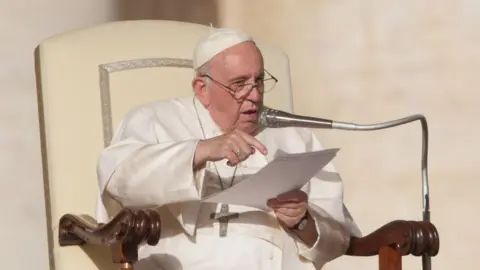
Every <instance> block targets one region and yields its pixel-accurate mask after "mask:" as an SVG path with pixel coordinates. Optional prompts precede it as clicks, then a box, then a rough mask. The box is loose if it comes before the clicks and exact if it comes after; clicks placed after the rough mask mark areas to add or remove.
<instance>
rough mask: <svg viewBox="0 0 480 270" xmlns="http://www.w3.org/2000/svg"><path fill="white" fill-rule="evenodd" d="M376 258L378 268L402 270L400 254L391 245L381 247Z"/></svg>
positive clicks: (381, 269) (382, 269)
mask: <svg viewBox="0 0 480 270" xmlns="http://www.w3.org/2000/svg"><path fill="white" fill-rule="evenodd" d="M378 260H379V265H380V270H402V255H401V254H400V251H399V250H397V249H395V248H393V247H388V246H387V247H381V248H380V251H379V252H378Z"/></svg>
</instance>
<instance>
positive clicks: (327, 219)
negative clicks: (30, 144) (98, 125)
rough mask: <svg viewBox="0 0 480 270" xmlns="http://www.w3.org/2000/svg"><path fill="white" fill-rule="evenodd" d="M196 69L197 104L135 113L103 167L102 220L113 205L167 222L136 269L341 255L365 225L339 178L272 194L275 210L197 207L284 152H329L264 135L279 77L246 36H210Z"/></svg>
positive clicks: (268, 266) (195, 269)
mask: <svg viewBox="0 0 480 270" xmlns="http://www.w3.org/2000/svg"><path fill="white" fill-rule="evenodd" d="M194 68H195V71H196V73H195V76H194V78H193V80H192V88H193V90H194V95H193V96H192V97H187V98H178V99H173V100H168V101H160V102H156V103H152V104H148V105H145V106H142V107H139V108H136V109H135V110H133V111H131V112H130V113H129V114H128V115H126V117H125V118H124V119H123V121H122V123H121V125H120V128H119V130H118V131H117V133H116V135H115V136H114V138H113V140H112V143H111V145H110V146H109V147H107V148H106V149H105V150H104V152H103V153H102V154H101V157H100V160H99V164H98V174H99V183H100V190H101V200H100V201H99V208H98V218H99V219H100V220H103V221H108V219H109V218H110V217H111V214H110V215H109V213H111V212H112V211H113V210H112V209H113V208H114V207H112V206H111V205H112V203H111V202H112V201H114V202H116V203H117V204H119V205H120V206H123V207H154V208H156V209H158V211H159V213H160V215H161V217H162V222H163V224H162V238H161V240H160V242H159V244H158V245H156V246H153V247H152V246H142V247H141V248H140V250H139V256H140V258H141V259H140V261H139V262H138V263H137V265H136V268H137V269H140V270H142V269H145V270H147V269H148V270H154V269H165V270H176V269H178V270H180V269H183V270H216V269H218V270H220V269H222V270H223V269H242V270H244V269H249V270H260V269H262V270H280V269H282V270H290V269H295V270H302V269H304V270H307V269H321V268H322V267H323V266H324V265H325V263H327V262H329V261H331V260H333V259H334V258H337V257H339V256H341V255H342V254H344V253H345V251H346V249H347V247H348V245H349V239H350V237H351V236H352V235H355V234H358V229H357V227H356V225H355V224H354V222H353V221H352V219H351V217H350V215H349V214H348V212H347V210H346V208H345V207H344V205H343V198H342V197H343V186H342V182H341V180H339V179H322V177H315V178H313V179H311V180H310V182H309V183H308V184H307V185H306V186H305V187H304V188H303V189H302V190H295V191H291V192H289V193H286V194H282V195H280V196H278V197H277V198H271V199H270V200H268V203H267V204H268V206H269V207H270V208H271V211H270V212H265V211H261V210H259V209H255V208H251V207H247V206H241V205H225V204H214V203H204V202H201V200H202V198H204V196H206V195H208V194H211V193H213V192H218V191H221V190H223V189H226V188H229V187H231V186H232V185H234V184H236V183H238V182H240V181H242V179H243V178H244V177H246V176H247V175H249V174H253V173H255V172H256V171H258V170H259V169H260V168H262V167H263V166H265V165H266V164H267V163H268V162H269V161H271V160H272V159H273V157H274V153H275V152H277V151H283V152H289V153H295V152H297V153H298V152H307V151H315V150H320V149H321V146H320V144H319V142H318V141H317V140H316V138H315V136H314V135H313V134H312V133H311V132H310V131H308V130H305V129H298V128H283V129H262V128H261V127H259V125H258V121H257V120H258V117H259V112H260V111H261V109H262V106H263V95H264V92H265V91H267V90H270V88H271V86H272V85H273V84H272V82H275V81H276V79H275V78H274V77H273V76H271V75H270V74H269V73H268V72H267V71H266V70H264V63H263V58H262V54H261V52H260V50H259V49H258V48H257V46H256V45H255V42H254V41H253V40H252V38H251V37H249V36H248V35H246V34H245V33H243V32H241V31H238V30H233V29H216V30H212V32H211V33H210V34H209V35H208V36H207V37H206V38H205V39H204V40H202V41H201V42H200V43H199V44H198V46H197V48H196V50H195V53H194ZM159 91H161V90H159ZM327 170H330V171H333V168H332V166H331V164H329V165H328V166H327Z"/></svg>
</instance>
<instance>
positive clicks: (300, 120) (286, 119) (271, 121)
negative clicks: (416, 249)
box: [259, 107, 431, 270]
mask: <svg viewBox="0 0 480 270" xmlns="http://www.w3.org/2000/svg"><path fill="white" fill-rule="evenodd" d="M413 121H420V123H421V126H422V153H421V155H422V160H421V169H422V196H423V198H422V202H423V213H422V217H423V220H424V221H428V222H430V188H429V182H428V168H427V167H428V166H427V165H428V125H427V119H426V118H425V116H424V115H422V114H415V115H411V116H407V117H404V118H400V119H396V120H392V121H387V122H382V123H376V124H355V123H348V122H338V121H333V120H329V119H323V118H315V117H310V116H302V115H295V114H291V113H287V112H284V111H280V110H275V109H271V108H268V107H264V109H263V111H262V113H261V114H260V118H259V122H260V124H261V125H262V126H264V127H270V128H281V127H304V128H321V129H340V130H352V131H372V130H380V129H387V128H391V127H396V126H400V125H404V124H407V123H410V122H413ZM422 266H423V270H431V258H430V256H428V255H423V257H422Z"/></svg>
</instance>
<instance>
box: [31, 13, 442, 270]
mask: <svg viewBox="0 0 480 270" xmlns="http://www.w3.org/2000/svg"><path fill="white" fill-rule="evenodd" d="M208 31H209V27H207V26H203V25H198V24H192V23H182V22H174V21H119V22H110V23H105V24H101V25H97V26H94V27H90V28H86V29H79V30H75V31H71V32H68V33H64V34H61V35H57V36H54V37H51V38H48V39H47V40H45V41H43V42H42V43H41V44H40V45H39V47H38V50H37V52H36V53H37V54H36V56H37V62H36V63H37V78H38V93H39V107H40V120H41V133H42V153H43V162H44V172H45V173H44V177H45V186H46V197H47V206H48V213H49V216H48V220H49V234H50V235H49V236H50V237H49V238H50V253H51V256H50V257H51V258H52V260H51V264H52V269H57V270H64V269H69V270H75V269H82V270H85V269H103V270H104V269H116V268H118V267H119V266H120V267H122V269H132V268H133V267H132V263H133V262H134V261H135V260H136V256H137V246H138V244H139V243H140V242H143V241H147V242H148V243H150V244H155V243H156V242H157V241H158V240H159V233H161V232H160V227H159V222H161V221H160V219H159V217H158V215H156V213H155V212H154V211H150V210H144V211H142V210H138V211H132V210H129V209H124V210H123V211H121V212H119V214H118V215H117V216H116V218H114V219H113V220H112V221H111V222H109V223H108V224H105V225H103V226H102V225H100V224H96V222H95V220H93V218H87V216H90V217H91V216H94V213H95V208H96V200H97V196H98V187H97V180H96V179H97V176H96V162H97V159H98V156H99V154H100V152H101V151H102V149H103V148H104V147H105V146H106V145H108V144H109V142H110V139H111V138H112V134H113V133H114V131H115V129H116V125H117V124H118V123H119V121H120V119H121V118H122V117H123V116H124V115H125V114H126V113H127V112H128V111H129V110H130V109H132V108H133V107H136V106H139V105H141V104H144V103H149V102H152V101H156V100H161V99H168V98H172V97H179V96H185V95H191V94H192V90H191V86H190V81H191V78H192V76H193V71H192V69H191V60H190V59H191V56H192V53H193V49H194V46H195V44H196V43H197V41H198V40H199V38H200V37H202V36H203V35H205V34H206V33H207V32H208ZM259 47H260V49H261V51H262V53H263V55H264V58H265V66H266V69H267V70H268V71H269V72H270V73H272V74H273V75H274V76H275V77H277V78H278V79H279V82H278V83H277V85H276V87H275V90H274V91H272V92H269V93H267V94H266V97H265V99H266V105H268V106H270V107H274V108H279V109H282V110H286V111H292V110H293V105H292V94H291V89H290V74H289V64H288V58H287V56H286V55H285V54H284V53H283V52H282V51H280V50H278V49H275V48H273V47H271V46H268V45H266V44H263V43H261V41H259ZM74 214H76V215H74ZM80 214H82V216H80ZM405 224H407V223H406V222H400V221H398V222H394V223H391V224H389V225H387V226H386V227H384V228H383V230H384V231H388V232H389V233H390V235H393V236H392V237H390V238H388V239H387V238H385V237H384V238H382V235H383V234H379V233H382V232H381V231H380V232H377V233H376V234H375V233H374V234H373V236H375V237H377V238H368V237H367V238H361V239H353V241H352V246H351V248H350V249H349V254H350V255H359V256H368V255H375V254H378V253H379V251H380V246H382V245H383V246H387V245H389V244H392V243H397V242H398V243H400V244H404V243H408V245H410V246H411V243H410V242H409V241H410V240H408V241H407V240H405V239H403V238H404V237H403V236H401V235H402V234H403V233H405V229H399V228H400V227H402V226H404V227H405V226H406V225H405ZM408 224H411V225H409V226H410V227H409V228H414V227H415V224H416V223H408ZM407 227H408V226H407ZM417 227H418V228H420V227H419V226H417ZM415 228H416V227H415ZM428 228H430V227H428ZM419 230H420V229H419ZM411 233H414V231H412V232H411ZM379 235H380V236H379ZM397 235H400V236H398V237H397ZM379 237H380V238H379ZM395 237H397V238H395ZM382 239H383V240H382ZM425 242H427V241H425ZM359 244H362V245H359ZM408 245H407V246H408ZM108 247H110V249H108ZM429 248H430V249H429V250H430V252H431V253H435V252H436V251H435V247H429ZM426 250H427V249H426ZM432 250H433V251H432ZM389 252H390V253H389V254H390V255H388V254H387V253H385V254H387V255H388V256H391V254H393V255H394V256H393V258H396V257H395V256H401V255H405V254H408V253H410V252H411V250H409V249H408V247H403V249H402V250H390V249H389ZM422 252H423V251H422ZM417 253H418V252H417ZM53 267H54V268H53Z"/></svg>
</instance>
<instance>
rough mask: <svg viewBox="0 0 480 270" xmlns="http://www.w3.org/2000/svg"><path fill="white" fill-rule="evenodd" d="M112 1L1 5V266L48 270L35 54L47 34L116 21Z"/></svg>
mask: <svg viewBox="0 0 480 270" xmlns="http://www.w3.org/2000/svg"><path fill="white" fill-rule="evenodd" d="M114 4H115V0H101V1H99V0H82V1H74V0H62V1H54V0H22V1H15V0H0V181H1V182H0V198H2V204H1V206H0V213H1V214H2V218H1V220H2V222H1V225H0V241H1V242H2V245H1V246H0V254H2V255H1V258H2V267H4V268H6V269H12V270H23V269H40V270H43V269H49V265H48V245H47V234H46V232H47V229H46V220H45V204H44V191H43V179H42V168H41V156H40V142H39V131H38V113H37V97H36V90H35V76H34V75H35V74H34V58H33V55H34V49H35V47H36V46H37V45H38V43H39V42H40V41H41V40H42V39H44V38H46V37H48V36H51V35H54V34H57V33H60V32H63V31H67V30H70V29H73V28H77V27H84V26H88V25H91V24H95V23H100V22H104V21H107V20H110V19H112V18H114V16H115V14H116V9H115V5H114Z"/></svg>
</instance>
